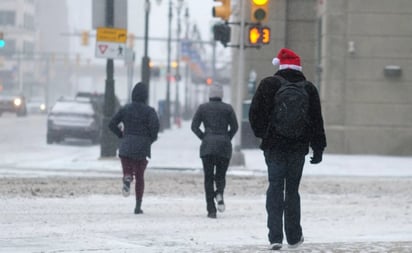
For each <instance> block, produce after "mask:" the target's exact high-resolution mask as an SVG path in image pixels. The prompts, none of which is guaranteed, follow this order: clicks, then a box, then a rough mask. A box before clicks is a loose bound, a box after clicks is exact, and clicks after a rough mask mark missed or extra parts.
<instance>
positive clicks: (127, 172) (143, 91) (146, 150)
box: [109, 82, 159, 214]
mask: <svg viewBox="0 0 412 253" xmlns="http://www.w3.org/2000/svg"><path fill="white" fill-rule="evenodd" d="M147 96H148V91H147V86H146V85H145V84H143V83H140V82H139V83H137V84H136V85H135V87H134V88H133V91H132V102H131V103H129V104H127V105H125V106H124V107H122V108H121V109H120V110H119V111H118V112H117V113H116V114H115V115H114V116H113V118H112V119H111V121H110V123H109V128H110V130H111V131H112V132H113V133H114V134H115V135H117V136H118V137H119V138H120V139H121V142H120V146H119V157H120V161H121V164H122V168H123V189H122V191H123V195H124V196H125V197H127V196H129V194H130V184H131V182H132V181H133V176H134V177H135V180H136V182H135V193H136V207H135V209H134V213H135V214H141V213H143V211H142V209H141V205H142V198H143V192H144V171H145V169H146V166H147V164H148V161H147V158H148V157H149V158H150V156H151V154H150V150H151V145H152V143H153V142H154V141H156V139H157V135H158V132H159V120H158V118H157V114H156V111H155V110H154V109H153V108H152V107H150V106H148V105H147V104H146V101H147Z"/></svg>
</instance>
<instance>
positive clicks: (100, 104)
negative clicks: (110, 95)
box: [76, 91, 121, 115]
mask: <svg viewBox="0 0 412 253" xmlns="http://www.w3.org/2000/svg"><path fill="white" fill-rule="evenodd" d="M76 98H89V99H90V101H91V102H92V103H93V104H94V105H95V106H96V108H97V110H98V111H99V112H100V113H101V114H102V115H103V114H104V94H103V93H97V92H85V91H79V92H77V94H76ZM120 107H121V105H120V101H119V99H118V98H117V96H115V97H114V111H115V112H117V111H118V110H119V109H120Z"/></svg>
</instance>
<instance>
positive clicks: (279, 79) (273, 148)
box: [249, 48, 326, 250]
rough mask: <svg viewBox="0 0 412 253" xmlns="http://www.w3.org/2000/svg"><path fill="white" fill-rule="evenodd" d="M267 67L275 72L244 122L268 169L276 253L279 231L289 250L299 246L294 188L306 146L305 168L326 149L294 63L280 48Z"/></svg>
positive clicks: (315, 98)
mask: <svg viewBox="0 0 412 253" xmlns="http://www.w3.org/2000/svg"><path fill="white" fill-rule="evenodd" d="M272 63H273V64H274V65H275V66H279V70H278V71H277V72H276V73H275V74H274V75H273V76H269V77H266V78H264V79H262V80H261V81H260V83H259V86H258V88H257V90H256V93H255V95H254V97H253V99H252V102H251V106H250V109H249V122H250V125H251V127H252V130H253V132H254V134H255V136H256V137H258V138H261V139H262V142H261V145H260V148H261V149H262V150H263V152H264V157H265V162H266V165H267V169H268V180H269V187H268V189H267V193H266V210H267V214H268V218H267V226H268V229H269V234H268V239H269V242H270V247H271V249H272V250H280V249H281V248H282V241H283V217H284V229H285V235H286V239H287V242H288V244H289V247H291V248H295V247H297V246H299V245H300V244H302V243H303V241H304V237H303V233H302V227H301V222H300V218H301V213H300V212H301V211H300V210H301V209H300V196H299V184H300V180H301V177H302V171H303V165H304V162H305V156H306V155H307V154H308V152H309V146H310V147H311V148H312V150H313V156H312V157H311V160H310V163H312V164H317V163H320V162H321V161H322V154H323V151H324V149H325V147H326V137H325V131H324V126H323V118H322V112H321V104H320V99H319V94H318V91H317V89H316V87H315V86H314V85H313V84H312V83H311V82H309V81H306V78H305V76H304V74H303V73H302V66H301V64H300V57H299V56H298V55H297V54H296V53H295V52H293V51H292V50H290V49H287V48H282V49H281V50H280V51H279V52H278V54H277V57H276V58H274V59H273V61H272Z"/></svg>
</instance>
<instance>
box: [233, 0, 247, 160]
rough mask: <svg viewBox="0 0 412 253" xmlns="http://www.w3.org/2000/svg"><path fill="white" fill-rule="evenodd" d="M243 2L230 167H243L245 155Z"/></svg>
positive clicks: (243, 0)
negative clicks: (243, 137) (243, 149)
mask: <svg viewBox="0 0 412 253" xmlns="http://www.w3.org/2000/svg"><path fill="white" fill-rule="evenodd" d="M245 1H246V0H241V1H240V4H241V6H240V29H239V31H240V33H239V50H238V51H239V60H238V73H237V82H236V84H235V85H237V87H236V89H235V90H236V99H235V111H236V115H237V121H238V125H239V129H238V133H237V134H236V135H235V150H234V152H233V156H232V160H231V163H232V165H240V166H243V165H245V155H244V154H243V153H242V151H241V147H242V118H243V111H242V104H243V88H244V78H243V77H244V74H243V72H244V68H245V62H244V61H245V51H244V49H245Z"/></svg>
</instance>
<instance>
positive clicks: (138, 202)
mask: <svg viewBox="0 0 412 253" xmlns="http://www.w3.org/2000/svg"><path fill="white" fill-rule="evenodd" d="M134 213H135V214H142V213H143V210H142V201H141V200H136V207H135V209H134Z"/></svg>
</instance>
